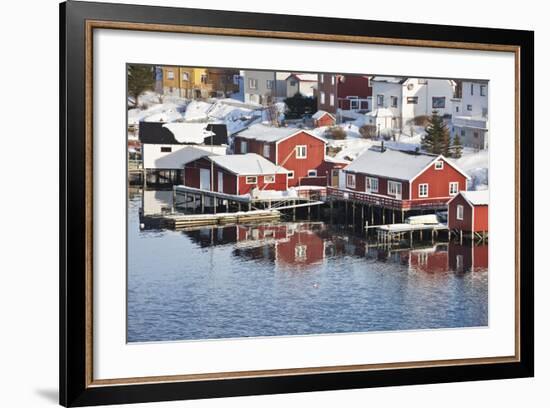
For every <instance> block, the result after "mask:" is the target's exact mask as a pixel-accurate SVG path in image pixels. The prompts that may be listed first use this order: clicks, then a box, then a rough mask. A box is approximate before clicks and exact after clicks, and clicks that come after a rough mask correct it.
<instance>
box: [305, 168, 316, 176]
mask: <svg viewBox="0 0 550 408" xmlns="http://www.w3.org/2000/svg"><path fill="white" fill-rule="evenodd" d="M307 176H308V177H317V170H308V171H307Z"/></svg>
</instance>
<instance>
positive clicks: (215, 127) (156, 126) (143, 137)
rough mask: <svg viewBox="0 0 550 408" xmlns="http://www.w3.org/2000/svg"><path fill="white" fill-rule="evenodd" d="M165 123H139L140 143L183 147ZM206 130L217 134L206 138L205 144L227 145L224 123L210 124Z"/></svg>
mask: <svg viewBox="0 0 550 408" xmlns="http://www.w3.org/2000/svg"><path fill="white" fill-rule="evenodd" d="M165 124H166V123H164V122H145V121H143V122H140V123H139V141H140V142H141V143H143V144H174V145H181V144H186V143H180V142H178V141H177V140H176V138H175V137H174V134H173V133H172V132H170V130H169V129H168V128H166V127H164V125H165ZM206 130H210V131H212V132H214V133H215V136H208V137H205V138H204V144H206V145H210V144H213V145H216V146H220V145H222V144H227V142H228V141H227V126H226V125H225V124H224V123H210V124H208V125H206Z"/></svg>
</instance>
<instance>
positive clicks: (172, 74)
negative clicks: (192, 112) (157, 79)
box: [162, 66, 212, 99]
mask: <svg viewBox="0 0 550 408" xmlns="http://www.w3.org/2000/svg"><path fill="white" fill-rule="evenodd" d="M162 91H163V94H164V95H172V96H180V97H182V98H190V99H196V98H207V97H208V96H210V92H211V91H212V86H211V85H210V84H209V83H208V73H207V71H206V68H188V67H173V66H164V67H162Z"/></svg>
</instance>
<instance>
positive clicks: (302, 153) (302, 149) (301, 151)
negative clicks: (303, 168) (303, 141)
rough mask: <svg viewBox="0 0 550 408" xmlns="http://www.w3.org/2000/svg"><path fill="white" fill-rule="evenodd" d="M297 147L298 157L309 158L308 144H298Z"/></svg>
mask: <svg viewBox="0 0 550 408" xmlns="http://www.w3.org/2000/svg"><path fill="white" fill-rule="evenodd" d="M295 149H296V158H297V159H307V145H297V146H296V148H295Z"/></svg>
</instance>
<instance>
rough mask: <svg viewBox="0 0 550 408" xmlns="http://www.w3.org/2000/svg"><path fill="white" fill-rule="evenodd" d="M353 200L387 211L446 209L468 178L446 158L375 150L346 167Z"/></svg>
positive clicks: (383, 149) (347, 185) (380, 149)
mask: <svg viewBox="0 0 550 408" xmlns="http://www.w3.org/2000/svg"><path fill="white" fill-rule="evenodd" d="M344 171H345V174H346V188H347V190H351V191H354V192H357V193H358V194H355V195H354V196H353V198H354V199H356V200H359V201H364V202H366V203H372V204H376V205H380V204H382V205H384V206H385V207H388V208H396V209H404V210H409V209H415V208H445V207H446V204H447V202H448V201H449V199H450V198H451V197H453V196H454V195H455V194H457V193H458V192H459V191H460V190H465V189H466V180H468V178H469V177H468V175H467V174H466V173H464V172H463V171H462V170H461V169H459V168H458V167H457V166H456V165H455V164H453V163H452V162H450V161H449V160H447V159H446V158H445V157H443V156H437V157H436V156H433V155H427V154H420V153H414V152H403V151H399V150H393V149H388V148H384V147H383V146H377V147H372V148H370V149H368V150H367V151H366V152H364V153H363V154H361V155H360V156H359V157H358V158H357V159H355V160H354V161H353V162H352V163H351V164H350V165H349V166H347V167H346V168H345V170H344Z"/></svg>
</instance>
